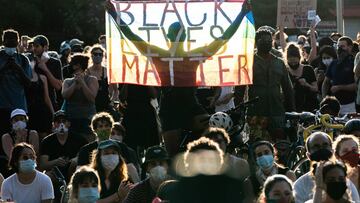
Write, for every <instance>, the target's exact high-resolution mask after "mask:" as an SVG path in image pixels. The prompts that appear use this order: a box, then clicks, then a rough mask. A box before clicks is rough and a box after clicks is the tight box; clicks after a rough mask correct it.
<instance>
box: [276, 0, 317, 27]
mask: <svg viewBox="0 0 360 203" xmlns="http://www.w3.org/2000/svg"><path fill="white" fill-rule="evenodd" d="M316 3H317V1H316V0H278V13H277V26H283V27H287V28H308V27H310V25H311V23H312V21H313V20H314V19H315V18H316Z"/></svg>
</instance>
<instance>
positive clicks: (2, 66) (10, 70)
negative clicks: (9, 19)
mask: <svg viewBox="0 0 360 203" xmlns="http://www.w3.org/2000/svg"><path fill="white" fill-rule="evenodd" d="M2 44H3V45H4V49H1V50H0V115H1V116H0V135H2V134H4V133H7V132H9V131H10V130H11V125H10V123H9V120H10V114H11V111H12V110H14V109H24V110H25V111H27V104H26V98H25V89H26V87H27V86H28V85H29V84H30V78H31V76H32V74H31V66H30V63H29V60H28V58H27V57H26V56H25V55H23V54H20V53H17V51H16V47H17V46H18V44H19V33H18V32H17V31H15V30H12V29H8V30H4V31H3V33H2Z"/></svg>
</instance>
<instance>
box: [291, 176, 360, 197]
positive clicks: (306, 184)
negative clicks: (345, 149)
mask: <svg viewBox="0 0 360 203" xmlns="http://www.w3.org/2000/svg"><path fill="white" fill-rule="evenodd" d="M346 184H347V186H348V188H349V189H350V192H351V198H352V200H353V201H354V202H360V199H359V193H358V191H357V189H356V187H355V185H354V184H353V183H352V182H351V181H350V180H349V179H347V180H346ZM314 187H315V180H314V179H313V177H312V176H311V175H310V172H308V173H306V174H304V175H302V176H301V177H300V178H298V179H297V180H296V181H295V183H294V191H295V203H304V202H306V201H308V200H310V199H312V198H313V196H314Z"/></svg>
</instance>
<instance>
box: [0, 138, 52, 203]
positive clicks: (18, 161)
mask: <svg viewBox="0 0 360 203" xmlns="http://www.w3.org/2000/svg"><path fill="white" fill-rule="evenodd" d="M9 165H10V167H11V168H12V169H13V170H15V172H16V173H15V174H13V175H12V176H10V177H8V178H6V179H5V180H4V182H3V185H2V187H1V198H2V199H4V200H6V201H13V202H16V203H28V202H34V203H40V202H41V203H51V202H52V199H54V190H53V187H52V185H51V180H50V178H49V177H48V176H47V175H45V174H43V173H41V172H40V171H38V170H36V169H35V167H36V154H35V150H34V148H33V147H32V146H31V145H29V144H26V143H19V144H17V145H16V146H15V147H14V149H13V150H12V152H11V159H10V161H9Z"/></svg>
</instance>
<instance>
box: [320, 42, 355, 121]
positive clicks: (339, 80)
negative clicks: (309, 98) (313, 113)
mask: <svg viewBox="0 0 360 203" xmlns="http://www.w3.org/2000/svg"><path fill="white" fill-rule="evenodd" d="M352 46H353V42H352V40H351V39H350V38H349V37H341V38H340V39H339V40H338V49H337V55H338V59H337V60H335V61H334V62H332V63H331V65H330V66H329V68H328V70H327V71H326V76H325V80H324V82H323V85H322V96H323V97H325V96H326V95H329V94H332V95H334V96H335V97H336V98H337V99H338V100H339V102H340V104H341V106H340V115H344V114H346V113H352V112H356V109H355V96H356V91H355V90H356V83H355V79H354V72H353V69H354V57H353V56H352V55H351V51H352ZM330 86H331V88H330ZM329 90H330V91H329Z"/></svg>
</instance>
